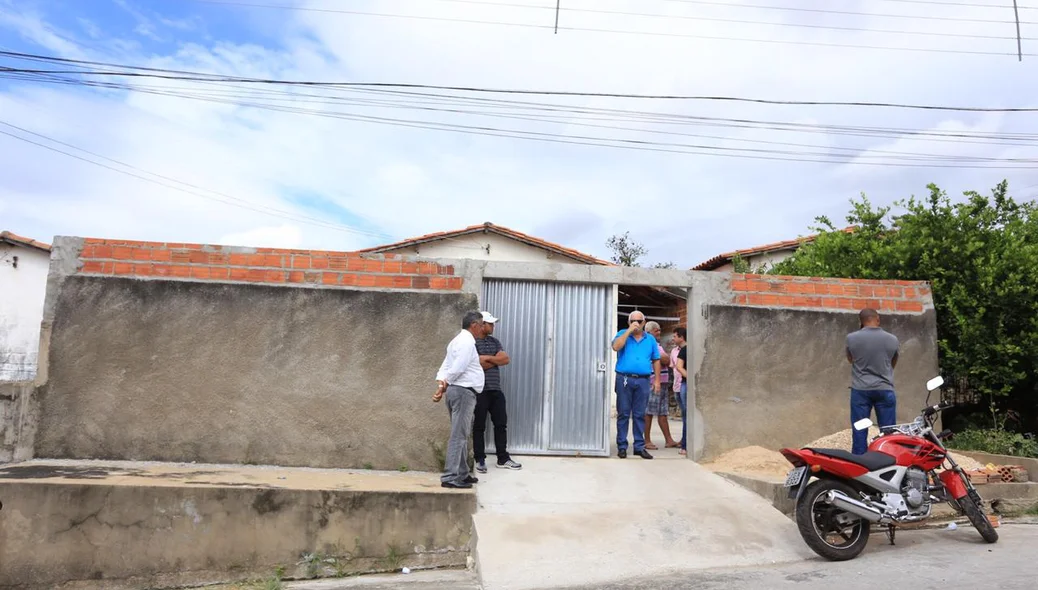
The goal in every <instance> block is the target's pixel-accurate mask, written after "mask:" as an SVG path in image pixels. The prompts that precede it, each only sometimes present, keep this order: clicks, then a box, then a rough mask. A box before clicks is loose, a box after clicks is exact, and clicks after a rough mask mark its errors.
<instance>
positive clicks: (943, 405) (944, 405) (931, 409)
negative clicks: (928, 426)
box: [923, 402, 955, 417]
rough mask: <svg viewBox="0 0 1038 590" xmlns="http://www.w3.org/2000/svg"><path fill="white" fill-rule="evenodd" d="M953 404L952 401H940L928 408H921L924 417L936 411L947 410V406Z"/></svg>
mask: <svg viewBox="0 0 1038 590" xmlns="http://www.w3.org/2000/svg"><path fill="white" fill-rule="evenodd" d="M954 405H955V404H954V403H952V402H941V403H939V404H935V405H932V406H930V407H929V408H926V409H925V410H923V415H924V416H926V417H930V416H933V415H934V414H936V413H937V412H943V411H944V410H947V409H948V408H950V407H952V406H954Z"/></svg>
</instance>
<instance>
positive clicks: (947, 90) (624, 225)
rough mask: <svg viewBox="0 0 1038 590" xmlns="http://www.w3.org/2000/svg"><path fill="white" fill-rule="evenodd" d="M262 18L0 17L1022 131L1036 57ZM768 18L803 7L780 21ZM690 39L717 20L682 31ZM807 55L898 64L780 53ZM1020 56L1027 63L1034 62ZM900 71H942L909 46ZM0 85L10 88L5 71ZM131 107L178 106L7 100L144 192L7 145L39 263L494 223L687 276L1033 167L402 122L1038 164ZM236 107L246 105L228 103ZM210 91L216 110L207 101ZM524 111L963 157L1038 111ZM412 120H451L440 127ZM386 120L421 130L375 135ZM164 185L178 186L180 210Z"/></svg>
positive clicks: (700, 10)
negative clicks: (112, 252) (850, 218)
mask: <svg viewBox="0 0 1038 590" xmlns="http://www.w3.org/2000/svg"><path fill="white" fill-rule="evenodd" d="M246 3H248V2H246ZM253 3H258V4H273V5H280V6H284V7H287V8H288V9H270V8H257V7H248V6H241V5H223V6H220V5H217V4H214V3H209V2H198V1H195V0H91V1H89V2H86V1H82V0H0V46H2V47H3V48H4V49H7V50H13V51H20V52H26V53H35V54H43V55H50V56H58V57H65V58H72V59H85V60H92V61H104V62H112V63H123V64H133V65H138V66H147V67H159V68H169V69H183V70H191V71H205V72H219V73H222V74H237V75H242V76H250V77H261V78H280V79H296V80H323V81H383V82H407V83H431V84H444V85H464V86H484V87H501V88H537V89H555V90H582V91H599V92H633V93H661V94H710V95H737V96H750V97H761V98H777V99H808V100H811V99H822V100H867V101H885V102H916V103H930V104H969V105H976V106H989V107H1006V106H1032V107H1033V106H1036V104H1035V100H1036V98H1035V97H1038V76H1036V75H1035V74H1038V58H1034V57H1030V58H1026V57H1025V59H1024V61H1023V62H1022V63H1021V62H1018V61H1017V60H1016V59H1015V57H1010V56H1001V55H997V56H996V55H963V54H955V53H946V52H944V50H967V51H974V50H975V51H996V52H1007V51H1013V50H1015V41H1013V40H1012V39H1010V38H1009V37H1006V38H999V39H986V38H977V36H978V35H980V36H988V37H1005V36H1006V35H1010V34H1011V33H1015V29H1014V28H1013V27H1012V26H1010V25H1006V24H1005V23H984V22H979V21H981V20H998V19H1000V18H1002V17H1003V15H1001V13H999V12H997V11H995V10H987V9H980V8H970V7H955V6H950V5H928V6H923V5H918V4H913V3H907V2H899V1H897V0H874V1H871V2H866V1H864V0H846V1H841V3H840V6H839V8H840V10H843V11H849V12H865V13H874V14H885V15H888V16H884V17H878V16H872V17H869V16H854V15H846V14H843V15H841V14H832V13H810V12H796V11H774V10H764V9H759V8H752V7H748V6H747V5H759V4H760V2H738V1H734V0H733V1H732V2H730V3H729V4H728V5H724V6H718V5H710V4H707V5H696V4H695V3H691V4H689V3H679V2H673V1H670V0H644V1H642V2H634V1H626V0H601V1H598V2H592V1H590V0H569V1H568V2H565V4H566V5H567V6H568V7H569V8H570V9H571V11H570V12H565V13H563V14H562V18H561V22H562V23H563V24H564V25H568V26H571V27H575V28H578V29H600V30H602V29H605V30H609V31H616V32H601V31H599V32H590V31H586V30H585V31H580V30H561V31H560V32H559V34H558V35H555V34H553V33H552V31H551V30H550V29H549V30H545V29H541V28H535V27H525V26H515V25H536V26H543V25H544V23H546V22H552V21H553V15H552V11H551V10H542V9H540V8H517V7H509V6H500V5H495V4H500V2H497V1H496V0H485V2H482V1H481V2H475V3H470V2H457V1H453V2H452V1H450V0H446V1H445V0H424V1H419V0H256V2H253ZM516 3H526V4H529V5H531V6H535V7H542V8H543V7H544V6H547V5H552V6H554V2H549V1H547V0H522V2H518V1H517V0H513V1H512V2H511V4H516ZM771 4H774V5H776V6H787V7H797V6H799V7H804V6H805V5H803V4H800V3H793V2H789V1H779V0H775V1H774V2H771ZM812 6H814V4H812ZM817 6H819V7H825V6H829V7H830V8H832V6H830V4H818V5H817ZM1024 7H1025V9H1024V11H1023V12H1022V17H1023V18H1024V20H1025V21H1026V22H1027V23H1030V22H1031V21H1038V5H1036V6H1035V7H1031V6H1029V5H1028V4H1027V3H1026V2H1025V3H1024ZM1032 8H1033V9H1032ZM324 10H347V11H353V12H368V13H379V14H395V15H399V17H401V18H389V17H384V16H374V15H371V14H368V15H361V14H346V13H342V12H321V11H324ZM602 11H614V12H635V13H641V14H649V15H650V16H629V15H628V16H624V15H617V14H608V13H603V12H602ZM651 15H664V16H651ZM895 17H897V18H895ZM916 17H939V18H940V19H944V20H932V18H929V19H927V18H916ZM703 18H706V19H712V20H706V21H702V20H696V19H703ZM1008 18H1011V15H1009V17H1008ZM954 19H961V20H954ZM459 21H484V22H483V23H475V22H459ZM488 21H489V22H498V23H508V24H509V25H508V26H503V25H492V24H486V22H488ZM733 21H739V22H733ZM791 25H796V26H791ZM818 27H844V28H859V29H874V30H875V29H884V30H888V31H889V30H897V31H901V33H897V34H895V33H877V32H875V31H872V32H869V31H862V32H849V31H846V30H833V29H825V28H818ZM632 33H638V34H632ZM923 33H926V34H925V35H924V34H923ZM933 33H937V34H938V35H933ZM1023 34H1024V36H1025V37H1027V38H1028V39H1030V37H1031V36H1038V25H1033V24H1025V25H1024V26H1023ZM689 35H705V36H709V37H713V39H696V38H691V37H689ZM940 35H971V36H970V37H942V36H940ZM725 38H727V39H725ZM733 39H764V40H769V41H779V42H781V43H751V42H745V41H737V40H733ZM801 42H808V43H823V44H824V43H830V44H832V43H836V44H846V45H872V46H884V45H885V46H894V47H900V48H902V49H901V50H897V51H883V50H870V49H865V48H860V47H859V48H850V47H847V48H834V47H828V48H819V47H818V46H811V45H797V44H795V43H801ZM1031 43H1032V42H1031V41H1029V40H1028V41H1025V51H1028V49H1029V47H1030V46H1031ZM913 48H914V49H937V50H939V51H935V52H930V51H910V50H909V49H913ZM0 65H3V66H8V67H15V65H14V64H13V63H12V62H11V61H10V60H6V59H3V58H0ZM24 65H25V64H24V63H21V64H18V67H24ZM134 84H139V85H150V86H152V87H161V88H163V89H168V86H166V85H168V84H176V85H177V88H176V92H177V93H179V94H180V95H181V96H177V97H170V96H159V95H155V94H145V93H141V92H127V91H123V90H119V91H111V90H106V91H98V90H96V89H85V88H81V87H73V86H64V85H54V84H43V83H40V82H38V81H32V82H28V81H21V80H19V81H15V80H4V79H0V121H4V122H7V123H10V124H15V125H18V126H19V127H21V128H22V129H24V130H27V131H28V132H32V133H37V134H41V135H43V136H44V137H45V138H46V139H42V138H40V137H39V136H32V135H26V134H25V132H22V131H13V130H12V129H11V128H9V127H4V126H2V125H0V131H6V132H9V133H14V134H16V135H19V136H21V137H23V138H30V139H33V141H38V142H40V143H44V144H46V145H49V146H50V147H52V148H57V149H61V150H64V151H71V152H73V153H75V154H78V155H80V156H82V157H85V158H87V159H90V160H94V161H98V160H97V156H103V157H104V158H110V159H111V160H115V161H116V162H118V163H119V164H115V163H112V161H111V160H100V161H101V162H102V163H106V164H107V165H110V166H112V167H115V168H118V169H120V170H123V171H124V172H131V173H133V174H137V175H141V174H143V175H145V176H147V177H149V178H151V179H152V180H153V181H157V182H147V181H144V180H141V179H140V178H135V177H134V176H130V175H128V174H121V173H119V172H115V171H112V170H109V169H106V168H102V167H100V166H98V165H96V164H89V163H85V162H82V161H80V160H76V159H73V158H70V157H68V156H66V155H62V154H59V153H56V152H54V151H51V150H47V149H44V148H41V147H39V146H34V145H31V144H29V143H26V142H25V141H20V140H17V139H14V138H11V137H8V136H5V135H0V161H2V162H4V164H3V168H4V170H3V174H0V226H3V229H9V230H11V231H15V232H17V233H21V234H25V235H30V236H32V237H35V238H38V239H43V240H47V239H50V238H52V237H53V236H54V235H92V236H105V237H113V238H135V239H156V240H169V241H205V242H221V243H237V244H245V245H274V246H286V247H313V248H330V249H352V248H359V247H366V246H371V245H375V244H378V243H382V242H386V241H390V240H393V239H400V238H404V237H407V236H411V235H418V234H423V233H428V232H433V231H443V230H448V229H454V228H459V227H463V226H466V225H471V224H476V223H482V222H484V221H491V222H494V223H497V224H500V225H505V226H508V227H512V228H514V229H517V230H519V231H524V232H528V233H531V234H534V235H537V236H539V237H543V238H546V239H550V240H553V241H557V242H560V243H563V244H565V245H567V246H569V247H573V248H577V249H580V250H583V251H586V252H588V253H590V254H594V255H598V256H607V255H608V253H607V252H606V249H605V241H606V239H607V238H608V237H609V236H610V235H612V234H614V233H622V232H624V231H630V232H631V235H632V236H633V237H634V238H635V239H637V240H638V241H640V242H642V243H644V244H645V245H646V246H647V247H648V249H649V256H648V260H647V262H657V261H674V262H676V263H678V264H679V265H681V266H691V265H693V264H696V263H698V262H700V261H702V260H705V259H707V258H710V257H711V256H713V255H714V254H717V253H719V252H723V251H728V250H732V249H735V248H741V247H748V246H753V245H757V244H762V243H768V242H773V241H778V240H784V239H789V238H793V237H796V236H797V235H802V234H804V233H805V232H806V231H807V228H808V226H809V225H811V224H812V220H813V219H814V217H815V216H816V215H822V214H824V215H828V216H830V217H832V218H834V219H842V217H843V215H844V214H845V212H846V211H847V208H848V207H847V203H848V200H849V199H850V198H852V197H856V196H857V195H858V194H859V193H861V192H866V193H867V194H868V195H869V197H870V199H871V200H872V201H873V202H875V203H879V204H887V203H890V202H892V201H894V200H895V199H899V198H903V197H907V196H909V195H911V194H917V195H919V194H924V193H925V186H926V184H927V183H928V182H936V183H937V184H939V185H940V186H942V187H944V188H946V189H947V190H948V192H949V193H952V194H956V193H960V192H961V191H963V190H968V189H975V190H979V191H984V192H986V191H987V190H989V189H990V188H991V187H992V186H994V185H995V184H996V183H997V182H999V181H1000V180H1002V179H1003V178H1008V179H1009V180H1010V186H1011V188H1012V187H1017V188H1019V189H1021V190H1020V192H1019V193H1017V196H1018V197H1033V196H1034V195H1036V194H1038V186H1035V185H1038V170H1035V166H1034V165H1031V166H1029V167H1028V168H1020V169H1014V170H993V169H980V170H976V169H969V168H966V167H957V166H954V165H953V166H951V167H943V168H937V167H929V168H928V167H920V168H907V167H895V166H862V165H857V164H842V163H818V162H799V161H798V162H776V161H769V160H760V159H751V158H746V157H741V156H740V157H727V156H725V157H720V156H716V155H713V156H706V155H689V154H674V153H667V152H659V151H655V152H654V151H635V150H625V149H610V148H603V147H595V146H586V145H573V144H562V143H545V142H535V141H527V140H521V139H515V138H505V137H488V136H486V135H473V134H462V133H455V132H445V131H434V130H429V129H418V128H414V127H413V126H406V125H413V123H414V122H418V123H420V125H430V124H433V125H436V126H438V125H443V124H449V125H465V126H469V127H492V128H497V129H509V130H512V131H514V132H516V133H531V132H533V133H549V134H555V135H558V134H562V135H568V136H596V137H600V136H609V137H617V138H623V139H631V140H638V141H643V140H644V141H656V142H661V141H662V142H680V143H686V144H695V145H708V146H710V150H708V151H713V150H720V151H713V153H715V154H717V153H726V152H725V150H726V149H727V150H730V149H731V148H737V149H742V148H747V147H749V148H753V149H764V150H808V151H813V152H819V153H823V154H830V155H831V154H838V155H846V154H848V153H850V154H853V155H855V156H856V157H857V158H858V160H857V161H864V160H867V159H869V158H887V160H888V161H901V162H908V160H907V159H905V158H903V157H901V156H897V155H893V156H884V155H883V154H884V153H887V152H897V153H901V154H905V153H912V154H926V155H928V156H933V155H941V156H960V155H968V156H973V157H988V158H1010V157H1013V158H1028V159H1030V158H1035V156H1036V153H1035V152H1036V151H1038V150H1036V149H1035V148H1034V147H1032V146H1033V145H1034V144H1033V143H1026V142H1025V143H1022V144H1018V145H1016V146H1011V145H1003V144H1004V143H1005V142H1000V143H992V142H988V141H980V142H973V143H967V142H965V141H957V140H954V139H951V140H949V139H944V140H932V139H927V138H926V137H925V136H922V137H920V136H918V135H912V134H905V135H901V136H898V135H896V134H894V135H890V134H886V135H884V136H882V137H876V136H871V135H869V134H867V133H866V134H847V133H840V134H834V133H831V132H822V133H819V132H811V133H808V132H805V131H803V130H801V131H790V130H779V129H774V128H771V129H768V128H755V129H746V128H740V127H738V126H732V125H721V126H718V125H714V124H707V123H704V122H703V121H702V120H699V122H697V123H694V124H688V123H680V124H678V123H668V124H666V125H662V124H658V123H654V122H651V121H646V120H644V119H643V118H633V119H632V118H625V119H624V120H621V121H616V120H612V119H611V118H606V120H603V119H582V118H579V117H577V118H558V119H553V120H552V121H545V120H530V118H529V116H528V115H529V114H530V111H521V110H516V109H515V108H512V107H500V106H498V107H494V109H496V110H497V111H499V112H497V113H496V114H487V113H485V112H484V113H483V114H475V113H473V112H472V109H473V107H472V106H471V104H472V103H465V104H460V103H457V102H451V103H449V104H445V103H442V102H436V101H426V102H424V103H423V104H424V107H423V108H418V109H416V108H414V105H412V104H404V103H405V102H406V101H408V100H413V99H411V98H392V99H391V100H393V101H396V102H395V103H394V104H393V105H388V104H385V101H386V100H390V99H387V98H386V97H385V95H372V94H364V93H359V92H352V91H351V92H349V93H347V92H345V91H343V93H342V94H341V95H340V94H336V100H337V102H335V103H330V102H328V101H326V100H324V99H316V98H310V99H307V98H306V97H300V96H299V95H298V94H296V95H293V96H287V95H278V96H277V97H275V98H273V99H270V96H269V95H261V94H258V93H256V91H255V89H248V90H243V89H241V88H230V87H220V88H214V87H212V86H203V85H188V86H185V84H184V83H169V82H162V81H154V80H148V81H139V82H134ZM163 91H164V92H165V91H167V90H163ZM242 92H247V93H250V94H248V97H244V96H245V95H243V94H242ZM297 92H298V93H306V92H314V91H313V90H299V91H297ZM317 92H318V93H323V92H325V91H317ZM329 92H331V91H329ZM335 92H338V91H335ZM184 93H189V94H191V95H192V96H194V98H191V99H189V98H185V97H184V96H183V94H184ZM202 93H205V97H206V100H199V99H198V98H199V96H201V95H202ZM214 97H216V98H214ZM243 97H244V98H243ZM257 97H259V98H257ZM497 98H501V97H497ZM289 99H291V101H292V102H291V104H292V105H293V106H294V107H295V108H297V109H302V110H294V111H293V112H284V111H283V109H282V110H278V109H272V108H270V107H269V105H284V104H288V103H286V102H284V101H288V100H289ZM339 99H343V100H339ZM228 100H229V101H230V102H231V103H234V104H228V103H227V101H228ZM520 100H531V101H540V102H551V103H552V104H557V105H562V106H573V107H578V106H579V107H581V108H597V109H625V110H637V111H652V112H659V113H668V114H670V115H681V116H685V117H689V116H691V117H722V118H726V119H740V120H742V119H752V120H760V121H777V122H782V123H796V124H802V125H844V126H851V125H853V126H866V127H883V128H904V129H908V130H922V131H930V132H933V131H935V130H938V131H943V132H950V133H956V134H961V133H966V134H973V133H982V134H986V133H1024V132H1027V133H1034V132H1038V122H1036V119H1038V117H1036V116H1035V115H1032V114H993V113H954V112H928V111H909V110H891V109H875V108H872V109H869V108H848V107H803V106H801V107H793V106H774V105H771V106H769V105H750V104H737V103H707V102H689V101H685V102H677V101H675V102H666V103H663V102H658V101H657V102H652V101H638V100H623V99H607V98H573V99H565V98H559V97H536V96H535V97H521V98H520ZM221 101H223V102H221ZM256 101H261V102H262V101H269V102H265V103H264V104H267V105H268V107H264V108H256V107H250V106H248V105H245V104H242V103H255V102H256ZM322 101H323V102H322ZM372 101H376V102H372ZM430 106H431V107H434V108H442V107H446V108H448V109H453V110H465V111H468V112H465V113H448V112H444V111H435V110H429V109H428V108H427V107H430ZM516 115H518V118H517V117H516ZM538 116H540V115H538ZM567 117H568V116H567ZM535 119H536V117H535ZM387 120H397V123H400V121H399V120H406V121H410V122H411V123H406V124H405V125H404V126H401V125H400V124H396V125H391V124H387ZM603 125H604V126H605V127H606V128H603V127H602V126H603ZM617 127H620V128H622V129H618V128H617ZM50 140H57V141H60V142H64V143H65V144H68V145H71V146H74V148H69V147H67V146H66V147H63V146H61V145H58V144H54V143H51V141H50ZM792 146H808V147H792ZM811 146H814V147H811ZM78 150H87V151H88V152H83V151H78ZM727 153H728V154H730V153H731V152H730V151H729V152H727ZM738 153H739V154H746V153H747V152H738ZM123 164H127V165H130V166H132V168H126V167H124V166H123ZM141 171H144V172H141ZM156 175H157V176H156ZM169 179H172V181H170V180H169ZM171 182H172V183H173V184H175V185H176V186H178V187H179V188H181V189H184V190H179V191H178V190H174V189H172V188H170V186H169V185H170V184H171ZM199 193H201V194H199Z"/></svg>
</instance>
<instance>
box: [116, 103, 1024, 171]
mask: <svg viewBox="0 0 1038 590" xmlns="http://www.w3.org/2000/svg"><path fill="white" fill-rule="evenodd" d="M118 88H120V89H126V90H132V91H138V92H145V93H153V94H159V95H165V96H178V97H183V98H196V99H200V100H210V101H211V100H214V99H227V100H220V102H223V103H225V104H235V105H248V104H252V103H241V102H240V101H237V100H235V99H240V98H252V99H260V100H270V101H281V102H286V101H296V100H297V99H296V96H297V95H287V94H285V95H278V94H283V93H276V92H273V91H262V92H257V93H235V92H228V91H224V90H219V89H213V90H208V89H203V90H200V91H196V92H193V93H184V92H169V91H168V89H164V88H162V87H148V88H143V87H140V86H132V87H127V86H118ZM305 96H321V97H327V98H328V99H332V98H335V99H336V100H323V99H322V100H304V101H302V102H306V103H309V104H334V105H342V104H349V105H355V106H363V107H372V108H395V109H410V110H419V111H432V112H445V113H455V114H466V115H474V116H485V117H495V118H504V119H510V120H521V121H531V122H546V123H554V124H562V125H568V126H580V127H590V128H596V129H610V130H619V131H629V132H641V133H649V134H657V135H673V136H683V137H697V138H702V139H713V140H718V141H730V142H736V143H753V144H767V145H780V146H787V147H805V148H817V149H825V150H830V151H845V152H851V153H857V152H861V151H862V150H861V149H859V148H851V147H843V146H827V145H818V144H804V143H792V142H780V141H769V140H760V139H746V138H739V137H729V136H718V135H706V134H701V133H687V132H681V131H671V130H666V129H653V128H632V127H622V126H617V125H603V124H597V123H593V122H587V121H610V120H624V119H623V118H618V117H612V118H610V117H598V116H580V115H578V117H577V118H578V119H579V120H573V117H572V116H567V115H556V114H554V113H551V114H544V113H531V114H523V113H522V111H521V110H520V111H519V113H516V112H500V111H478V110H472V109H461V108H445V107H444V106H442V105H444V104H450V103H445V102H431V103H430V102H418V103H416V102H412V101H394V100H385V99H381V100H380V99H363V98H346V97H333V96H329V95H310V94H307V95H305ZM433 105H436V106H433ZM564 117H565V118H564ZM628 120H630V119H628ZM634 120H636V121H638V120H641V121H645V122H650V121H651V120H650V119H642V118H635V119H634ZM734 127H749V128H753V126H743V125H734ZM849 134H850V135H865V136H869V135H870V134H867V133H849ZM893 137H896V135H894V136H893ZM937 139H938V140H940V141H949V138H945V137H940V138H937ZM994 139H997V137H996V138H994ZM1006 139H1007V141H1003V142H1001V143H1000V144H996V145H1015V146H1017V147H1019V146H1020V143H1019V142H1021V141H1027V142H1032V143H1033V142H1035V141H1036V140H1038V136H1036V135H1033V134H1029V135H1023V136H1019V137H1018V136H1011V137H1009V138H1006ZM956 142H957V143H969V142H961V141H956ZM972 143H978V144H982V145H993V144H992V143H991V142H979V141H978V142H972ZM867 151H868V152H869V153H870V154H885V155H896V156H907V157H910V158H929V159H938V160H955V161H962V160H977V161H1000V160H999V159H996V158H983V157H975V156H956V155H929V154H920V153H913V152H898V151H888V150H867Z"/></svg>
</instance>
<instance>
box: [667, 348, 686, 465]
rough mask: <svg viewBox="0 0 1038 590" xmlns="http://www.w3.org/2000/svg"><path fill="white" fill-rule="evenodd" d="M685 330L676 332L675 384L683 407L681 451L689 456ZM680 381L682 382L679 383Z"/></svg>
mask: <svg viewBox="0 0 1038 590" xmlns="http://www.w3.org/2000/svg"><path fill="white" fill-rule="evenodd" d="M686 334H687V331H686V330H685V328H676V329H675V330H674V350H672V351H671V353H673V354H674V382H675V383H678V384H679V385H678V405H680V406H681V443H680V445H681V450H680V451H678V454H680V455H687V454H688V449H687V447H686V446H685V445H686V442H685V441H686V440H687V439H688V344H687V343H688V339H687V338H686V336H685V335H686ZM679 379H680V381H679Z"/></svg>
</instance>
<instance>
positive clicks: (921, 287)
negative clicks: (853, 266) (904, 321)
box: [731, 274, 932, 313]
mask: <svg viewBox="0 0 1038 590" xmlns="http://www.w3.org/2000/svg"><path fill="white" fill-rule="evenodd" d="M731 291H732V303H735V304H738V305H746V306H753V307H794V308H798V307H799V308H814V309H829V310H854V311H857V310H860V309H863V308H865V307H871V308H873V309H876V310H878V311H881V312H883V311H886V312H904V313H922V312H923V311H924V309H926V308H927V307H932V296H931V294H930V285H929V284H928V283H926V282H922V281H919V282H917V281H877V280H864V279H829V278H820V277H791V276H771V275H746V274H733V275H732V276H731Z"/></svg>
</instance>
